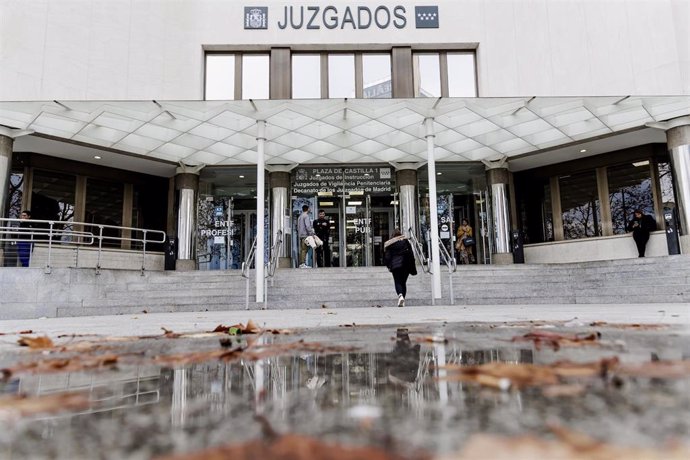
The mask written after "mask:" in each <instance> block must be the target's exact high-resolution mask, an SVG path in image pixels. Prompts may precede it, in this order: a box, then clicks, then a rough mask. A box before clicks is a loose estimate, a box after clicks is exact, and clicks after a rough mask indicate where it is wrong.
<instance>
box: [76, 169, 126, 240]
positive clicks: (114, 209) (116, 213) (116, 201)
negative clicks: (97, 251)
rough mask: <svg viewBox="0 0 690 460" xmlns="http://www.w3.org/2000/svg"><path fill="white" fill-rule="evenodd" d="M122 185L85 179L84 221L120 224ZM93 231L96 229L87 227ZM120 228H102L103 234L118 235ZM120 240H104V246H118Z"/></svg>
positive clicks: (122, 198)
mask: <svg viewBox="0 0 690 460" xmlns="http://www.w3.org/2000/svg"><path fill="white" fill-rule="evenodd" d="M123 202H124V186H123V184H122V183H119V182H110V181H104V180H98V179H91V178H88V179H87V180H86V218H85V220H86V222H89V223H92V224H103V225H113V226H117V227H120V226H122V204H123ZM89 230H90V231H93V232H95V231H96V229H95V228H92V229H89ZM120 233H121V232H120V230H117V229H109V228H104V229H103V235H104V236H108V237H113V238H119V237H120ZM120 244H121V243H120V241H117V240H107V239H106V240H104V241H103V245H104V246H111V247H113V246H114V247H119V246H120Z"/></svg>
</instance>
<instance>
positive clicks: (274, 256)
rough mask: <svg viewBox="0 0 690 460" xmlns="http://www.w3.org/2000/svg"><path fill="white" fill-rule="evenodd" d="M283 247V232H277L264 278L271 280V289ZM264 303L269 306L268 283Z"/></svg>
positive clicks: (265, 284)
mask: <svg viewBox="0 0 690 460" xmlns="http://www.w3.org/2000/svg"><path fill="white" fill-rule="evenodd" d="M282 247H283V231H282V230H278V231H277V232H276V240H275V242H274V243H273V246H271V257H270V258H269V260H268V265H267V267H266V271H265V275H264V277H265V278H266V279H270V280H271V287H273V279H274V276H275V274H276V268H278V260H279V259H280V250H281V248H282ZM264 302H265V304H268V283H264Z"/></svg>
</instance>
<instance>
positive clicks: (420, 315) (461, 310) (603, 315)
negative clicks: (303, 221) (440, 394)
mask: <svg viewBox="0 0 690 460" xmlns="http://www.w3.org/2000/svg"><path fill="white" fill-rule="evenodd" d="M249 319H252V320H253V321H254V322H255V323H256V324H258V325H259V326H261V327H270V328H320V327H333V326H341V325H345V324H348V325H351V324H353V323H354V324H357V325H390V324H430V323H431V324H433V323H439V324H441V323H443V322H448V323H458V322H463V323H464V322H467V323H473V322H477V323H480V322H485V323H494V322H515V321H534V320H543V321H572V322H573V324H577V323H578V322H581V323H582V324H585V323H587V322H592V321H606V322H610V323H640V324H669V325H677V326H681V327H683V326H684V327H685V330H686V331H687V332H688V333H690V305H687V304H628V305H616V304H592V305H572V304H570V305H478V306H472V305H467V306H465V305H435V306H424V307H404V308H395V307H382V308H373V307H372V308H338V309H328V308H323V309H312V310H299V309H290V310H244V311H227V312H222V311H214V312H184V313H143V312H142V313H140V314H136V315H114V316H82V317H68V318H39V319H31V320H5V321H0V332H2V331H19V330H33V331H35V332H36V333H44V334H48V335H60V334H78V333H82V334H83V333H89V334H99V335H109V336H130V335H134V336H136V335H150V334H156V333H159V332H160V330H161V327H165V328H166V329H169V330H174V331H176V332H193V331H205V330H208V328H209V327H212V326H215V325H217V324H219V323H224V324H234V323H239V322H247V321H248V320H249Z"/></svg>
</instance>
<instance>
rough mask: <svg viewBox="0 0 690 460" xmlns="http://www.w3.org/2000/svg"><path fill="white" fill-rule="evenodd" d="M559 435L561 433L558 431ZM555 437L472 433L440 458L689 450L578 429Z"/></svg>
mask: <svg viewBox="0 0 690 460" xmlns="http://www.w3.org/2000/svg"><path fill="white" fill-rule="evenodd" d="M557 435H558V433H557ZM558 437H559V439H558V440H556V441H551V440H545V439H540V438H537V437H534V436H519V437H503V436H497V435H488V434H478V435H474V436H472V437H471V438H470V439H469V441H468V442H467V444H465V446H464V447H463V449H462V450H461V451H460V452H459V453H457V454H454V455H453V454H451V455H447V456H443V457H441V459H440V460H477V459H492V460H534V459H539V458H541V459H549V460H612V459H625V460H681V459H683V460H685V459H687V458H690V450H688V449H687V448H683V447H669V448H655V449H649V448H640V447H630V446H614V445H610V444H605V443H602V442H598V441H596V440H592V439H591V438H588V437H587V436H584V435H581V434H579V433H571V435H569V436H568V437H563V436H561V435H558Z"/></svg>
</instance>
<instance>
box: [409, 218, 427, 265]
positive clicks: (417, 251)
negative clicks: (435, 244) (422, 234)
mask: <svg viewBox="0 0 690 460" xmlns="http://www.w3.org/2000/svg"><path fill="white" fill-rule="evenodd" d="M409 234H410V236H409V237H408V240H410V243H412V252H414V256H415V259H417V260H418V261H419V263H420V265H421V266H422V271H423V272H424V273H428V274H431V266H430V265H429V259H428V258H426V257H425V256H424V246H422V243H420V242H419V240H418V239H417V237H415V236H414V233H413V232H412V227H410V229H409Z"/></svg>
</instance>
